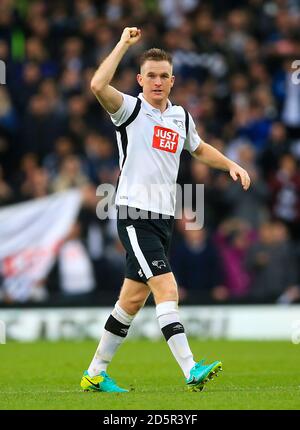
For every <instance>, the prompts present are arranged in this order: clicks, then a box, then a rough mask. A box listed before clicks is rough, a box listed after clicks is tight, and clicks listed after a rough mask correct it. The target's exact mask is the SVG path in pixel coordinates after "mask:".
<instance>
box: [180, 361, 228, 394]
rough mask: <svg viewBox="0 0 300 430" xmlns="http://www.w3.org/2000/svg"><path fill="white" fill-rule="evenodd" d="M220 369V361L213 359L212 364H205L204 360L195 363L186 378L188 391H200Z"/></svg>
mask: <svg viewBox="0 0 300 430" xmlns="http://www.w3.org/2000/svg"><path fill="white" fill-rule="evenodd" d="M220 371H222V363H221V361H214V362H213V363H212V364H208V365H205V364H204V360H201V361H199V363H196V364H195V366H194V367H193V368H192V369H191V371H190V376H189V378H188V379H186V384H187V386H188V390H189V391H202V390H203V388H204V385H205V384H206V383H207V382H208V381H210V380H211V379H213V377H214V376H218V372H220Z"/></svg>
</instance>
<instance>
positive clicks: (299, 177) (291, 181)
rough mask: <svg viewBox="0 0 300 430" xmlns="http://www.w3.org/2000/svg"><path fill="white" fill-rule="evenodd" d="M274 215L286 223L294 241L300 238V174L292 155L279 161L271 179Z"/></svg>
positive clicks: (285, 156)
mask: <svg viewBox="0 0 300 430" xmlns="http://www.w3.org/2000/svg"><path fill="white" fill-rule="evenodd" d="M269 185H270V189H271V193H272V207H271V210H272V215H273V217H275V218H278V219H280V220H282V221H283V222H285V224H286V225H287V226H288V228H289V230H290V234H291V235H292V237H293V238H294V239H299V238H300V227H299V226H300V223H299V221H300V173H299V171H298V167H297V162H296V160H295V159H294V158H293V156H292V155H291V154H286V155H283V156H282V157H281V158H280V160H279V169H278V171H277V172H276V175H274V176H273V177H271V179H270V182H269Z"/></svg>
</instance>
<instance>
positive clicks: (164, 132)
mask: <svg viewBox="0 0 300 430" xmlns="http://www.w3.org/2000/svg"><path fill="white" fill-rule="evenodd" d="M178 138H179V133H177V131H174V130H171V129H170V128H165V127H161V126H159V125H156V126H155V127H154V132H153V140H152V148H156V149H160V150H161V151H167V152H172V153H173V154H174V153H175V152H176V151H177V146H178Z"/></svg>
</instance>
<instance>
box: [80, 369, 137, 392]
mask: <svg viewBox="0 0 300 430" xmlns="http://www.w3.org/2000/svg"><path fill="white" fill-rule="evenodd" d="M80 386H81V388H83V390H84V391H100V392H103V393H128V391H129V390H125V388H120V387H118V386H117V384H116V383H115V381H114V380H113V379H111V378H110V377H109V376H108V374H107V373H106V372H104V371H102V372H100V373H99V375H96V376H89V374H88V371H87V370H85V371H84V373H83V376H82V378H81V382H80Z"/></svg>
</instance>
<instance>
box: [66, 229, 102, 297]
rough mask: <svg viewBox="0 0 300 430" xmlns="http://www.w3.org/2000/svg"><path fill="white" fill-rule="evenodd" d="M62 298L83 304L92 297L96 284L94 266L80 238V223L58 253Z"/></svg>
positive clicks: (72, 230)
mask: <svg viewBox="0 0 300 430" xmlns="http://www.w3.org/2000/svg"><path fill="white" fill-rule="evenodd" d="M58 272H59V285H60V288H61V296H62V297H61V298H62V300H65V301H67V303H75V302H76V303H80V304H83V303H84V301H85V300H88V299H89V298H91V297H92V292H93V291H94V289H95V287H96V284H95V279H94V273H93V267H92V264H91V261H90V258H89V256H88V254H87V252H86V249H85V247H84V245H83V243H82V242H81V240H80V225H79V223H76V224H74V226H73V228H72V229H71V231H70V233H69V235H68V237H67V238H66V240H65V242H64V244H63V245H62V246H61V248H60V250H59V253H58Z"/></svg>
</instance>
